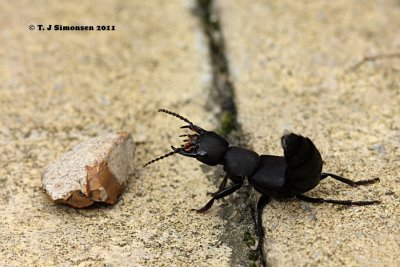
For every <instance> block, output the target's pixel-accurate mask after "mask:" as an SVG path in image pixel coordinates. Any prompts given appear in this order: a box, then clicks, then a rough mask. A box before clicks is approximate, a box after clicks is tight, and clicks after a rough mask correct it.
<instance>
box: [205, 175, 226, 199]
mask: <svg viewBox="0 0 400 267" xmlns="http://www.w3.org/2000/svg"><path fill="white" fill-rule="evenodd" d="M228 178H229V175H228V174H226V175H225V177H224V179H223V180H222V182H221V184H220V185H219V187H218V191H217V192H214V193H211V192H208V193H207V195H211V196H215V195H216V194H217V193H218V192H219V191H221V190H222V189H224V188H225V187H226V184H227V182H228Z"/></svg>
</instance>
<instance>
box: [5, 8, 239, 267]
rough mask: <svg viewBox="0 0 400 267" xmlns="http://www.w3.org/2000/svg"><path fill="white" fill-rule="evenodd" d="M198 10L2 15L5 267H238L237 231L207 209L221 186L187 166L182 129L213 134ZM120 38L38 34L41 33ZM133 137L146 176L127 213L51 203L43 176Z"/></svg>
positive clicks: (130, 195)
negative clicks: (89, 149)
mask: <svg viewBox="0 0 400 267" xmlns="http://www.w3.org/2000/svg"><path fill="white" fill-rule="evenodd" d="M190 8H191V7H190V6H189V4H188V3H187V2H185V1H174V2H172V1H171V2H170V1H162V0H159V1H68V2H63V3H62V4H59V2H55V1H35V2H32V1H22V0H19V1H12V2H11V1H2V2H1V3H0V10H1V13H2V15H1V16H0V24H1V25H2V28H1V29H0V36H1V37H0V39H1V45H0V125H1V127H0V157H1V159H0V164H1V168H0V207H1V208H0V217H1V220H0V240H1V245H0V265H1V266H55V265H56V266H76V265H77V266H105V265H107V266H162V265H164V266H194V265H195V264H196V265H197V266H227V265H228V263H229V258H230V255H231V249H230V248H229V247H227V245H226V244H223V243H221V241H219V238H218V237H219V236H220V235H221V232H222V231H223V229H224V228H223V226H224V221H223V220H222V219H221V218H220V216H218V214H217V213H218V209H213V210H211V211H210V212H209V213H208V214H207V215H205V216H203V215H198V214H196V213H194V212H190V211H189V209H190V208H196V207H198V206H201V205H203V204H205V202H206V201H207V200H208V198H209V197H208V196H206V194H205V193H206V192H207V191H211V190H214V184H213V183H211V182H210V181H209V180H208V179H206V178H205V177H206V176H207V175H205V174H204V172H203V171H202V170H201V169H200V167H199V166H200V164H198V163H197V162H194V161H193V160H191V159H187V158H183V157H179V158H178V156H174V157H171V158H169V159H165V160H164V161H160V162H159V164H157V165H153V166H149V167H148V168H147V169H143V168H142V167H141V166H142V165H143V164H144V163H145V162H146V161H148V160H150V159H152V158H154V157H156V156H158V155H161V154H164V153H166V152H168V151H169V150H170V144H173V145H179V144H180V140H179V139H178V134H180V133H181V132H180V130H179V126H181V125H182V122H181V121H178V120H177V119H176V118H172V117H169V116H168V115H165V114H157V112H156V111H157V109H158V108H160V107H164V108H169V109H173V110H175V111H177V112H181V111H182V113H184V114H187V115H188V116H189V115H190V118H191V119H192V120H193V121H199V122H202V126H204V127H208V128H213V122H212V118H213V115H212V114H210V113H209V112H206V111H205V110H204V109H203V106H205V102H206V101H207V95H206V94H205V93H204V90H205V88H207V87H208V86H209V82H210V73H209V66H208V58H209V57H208V54H207V49H206V45H204V44H203V43H204V40H202V33H201V27H200V26H199V25H198V20H197V19H196V18H195V17H194V16H192V15H191V12H190ZM55 23H56V24H63V25H115V26H116V30H115V31H105V32H97V31H94V32H59V31H58V32H56V31H43V32H40V31H37V30H35V31H30V30H29V29H28V25H30V24H44V25H48V24H55ZM117 130H126V131H128V132H130V133H132V135H133V138H134V140H135V142H136V145H137V151H136V163H135V164H136V166H137V167H136V172H135V174H134V175H133V177H131V181H130V184H129V186H128V188H127V190H126V191H125V192H124V193H123V195H122V197H121V199H120V201H119V202H118V203H117V204H116V205H115V206H98V207H94V208H89V209H84V210H78V209H74V208H71V207H68V206H61V205H56V204H53V203H52V202H50V201H49V200H48V199H47V198H46V196H45V194H43V193H42V191H41V189H40V186H41V172H42V170H43V168H44V167H45V166H46V165H47V164H49V163H50V162H52V161H54V160H55V159H56V158H58V157H59V156H60V155H61V154H62V153H64V152H66V151H67V150H68V149H70V148H72V147H73V146H74V145H76V144H78V143H80V142H82V141H84V140H87V139H88V138H90V137H93V136H98V135H101V134H105V133H109V132H114V131H117Z"/></svg>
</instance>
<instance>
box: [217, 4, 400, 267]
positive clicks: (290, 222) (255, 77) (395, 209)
mask: <svg viewBox="0 0 400 267" xmlns="http://www.w3.org/2000/svg"><path fill="white" fill-rule="evenodd" d="M218 8H219V12H220V14H221V18H222V27H223V31H224V35H225V36H224V37H225V42H226V46H227V54H228V58H229V62H230V68H231V71H232V74H233V83H234V86H235V88H236V102H237V108H238V115H239V118H238V120H239V122H240V123H241V125H242V127H243V131H244V132H245V133H246V137H247V139H248V143H251V144H252V146H253V148H254V149H255V150H256V151H257V152H259V153H265V154H277V155H282V148H281V147H280V142H279V140H280V137H281V135H282V132H283V130H284V129H289V130H291V131H294V132H296V133H301V134H303V135H306V136H308V137H310V138H311V139H312V140H313V141H314V143H315V144H316V145H317V147H318V148H319V149H320V151H321V154H322V156H323V159H324V161H325V165H324V169H325V170H326V171H332V172H334V173H338V174H341V175H343V176H345V177H349V178H353V179H362V178H368V177H377V176H379V177H380V179H381V182H380V183H379V184H376V185H372V186H369V187H360V188H357V189H354V188H349V187H348V186H346V185H344V184H340V183H338V182H336V181H334V180H329V179H328V180H326V181H323V182H322V183H321V184H320V186H318V187H317V188H316V189H314V190H312V191H311V192H309V193H308V195H309V196H319V197H328V196H329V197H330V198H334V199H354V200H364V199H379V200H382V202H383V203H382V204H381V205H377V206H368V207H349V208H343V207H339V206H334V205H330V204H323V205H312V204H307V203H302V202H300V201H296V200H293V201H287V202H278V201H272V202H271V203H270V205H269V206H267V208H266V210H265V213H264V222H265V225H264V226H265V230H266V239H265V250H266V252H267V262H268V264H269V265H271V266H341V265H345V266H398V265H399V264H400V252H399V251H400V239H399V238H400V235H399V233H400V227H399V221H400V215H399V208H400V205H399V196H400V186H399V182H400V161H399V159H400V153H399V147H400V105H399V103H400V79H399V77H400V75H399V70H400V59H399V58H398V57H397V58H396V57H395V58H386V59H381V60H377V61H372V62H371V61H368V62H366V63H365V64H363V65H361V66H359V67H358V68H357V69H355V70H351V71H349V68H350V67H351V66H353V65H354V64H356V63H357V62H358V61H359V60H361V59H362V58H363V57H364V56H370V55H376V54H386V53H392V52H399V50H400V39H399V35H398V34H395V33H396V32H398V29H399V28H400V19H399V18H400V6H399V2H398V1H394V0H387V1H362V2H360V1H347V0H343V1H307V2H304V1H301V2H300V1H299V2H295V1H261V0H260V1H252V2H251V3H249V2H248V1H245V0H237V1H235V2H234V3H232V1H218Z"/></svg>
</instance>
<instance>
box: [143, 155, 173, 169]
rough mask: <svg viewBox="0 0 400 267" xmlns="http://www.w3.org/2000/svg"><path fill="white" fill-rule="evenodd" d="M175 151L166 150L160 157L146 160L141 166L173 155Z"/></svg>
mask: <svg viewBox="0 0 400 267" xmlns="http://www.w3.org/2000/svg"><path fill="white" fill-rule="evenodd" d="M175 153H177V152H176V151H171V152H168V153H166V154H164V155H162V156H161V157H158V158H155V159H153V160H150V161H149V162H147V163H146V164H144V165H143V168H144V167H146V166H148V165H150V164H152V163H154V162H156V161H159V160H161V159H163V158H166V157H169V156H171V155H173V154H175Z"/></svg>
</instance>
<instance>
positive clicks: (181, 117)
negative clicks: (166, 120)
mask: <svg viewBox="0 0 400 267" xmlns="http://www.w3.org/2000/svg"><path fill="white" fill-rule="evenodd" d="M158 112H164V113H167V114H169V115H172V116H174V117H177V118H178V119H181V120H183V121H184V122H187V123H189V124H190V125H193V122H191V121H190V120H188V119H186V118H185V117H183V116H181V115H179V114H178V113H175V112H173V111H169V110H166V109H163V108H160V109H159V110H158Z"/></svg>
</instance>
